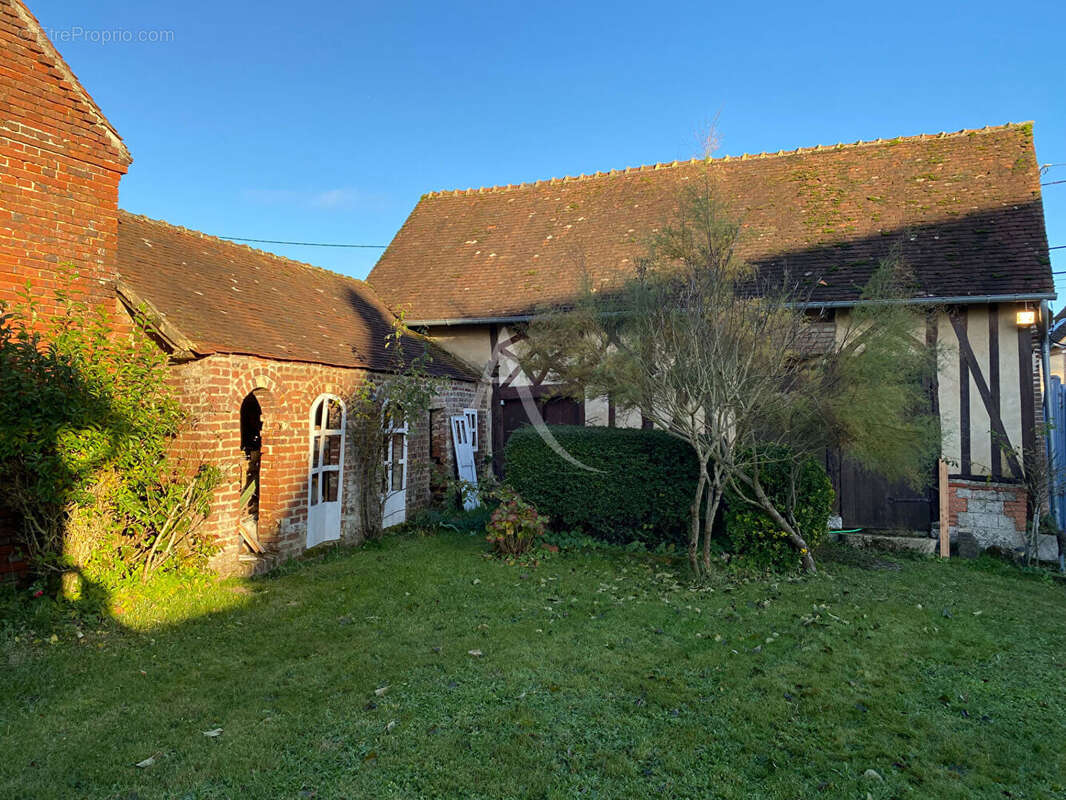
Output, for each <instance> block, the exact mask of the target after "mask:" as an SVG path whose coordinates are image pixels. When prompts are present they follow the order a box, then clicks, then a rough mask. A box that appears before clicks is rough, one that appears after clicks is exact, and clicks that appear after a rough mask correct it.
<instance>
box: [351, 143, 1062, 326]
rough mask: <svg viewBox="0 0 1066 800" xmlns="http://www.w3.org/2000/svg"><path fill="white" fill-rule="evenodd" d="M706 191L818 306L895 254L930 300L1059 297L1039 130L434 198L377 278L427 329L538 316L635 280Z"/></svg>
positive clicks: (688, 165)
mask: <svg viewBox="0 0 1066 800" xmlns="http://www.w3.org/2000/svg"><path fill="white" fill-rule="evenodd" d="M701 181H703V182H706V183H707V184H708V185H710V186H713V187H714V191H715V192H716V193H717V194H718V196H719V197H721V198H722V199H724V200H725V201H726V202H727V203H728V204H729V206H730V208H731V210H732V212H733V213H734V214H735V215H736V217H737V218H738V219H740V220H741V221H742V224H743V233H742V241H741V255H742V256H744V257H745V258H746V259H748V260H749V261H751V262H752V263H755V264H758V265H759V266H760V268H761V269H764V270H770V271H780V272H782V273H783V272H785V271H787V274H788V275H789V276H790V277H791V278H793V279H795V278H799V277H803V278H804V279H809V280H810V281H811V283H812V286H813V287H814V290H813V297H814V299H815V300H816V301H818V302H826V303H841V304H846V303H849V302H854V301H855V300H856V299H857V298H858V297H859V293H860V292H861V290H862V288H863V287H864V286H865V285H866V283H867V281H868V280H869V277H870V275H871V274H872V272H873V270H874V268H875V267H876V265H877V262H878V259H880V258H882V257H883V256H884V255H885V254H886V253H887V252H889V249H890V248H891V247H898V248H900V250H901V252H902V255H903V257H904V259H905V260H906V261H907V263H908V264H909V266H910V267H911V270H912V271H913V272H914V274H915V277H916V279H917V288H916V291H915V296H916V297H917V298H921V297H925V298H932V297H943V298H960V297H966V298H970V297H972V298H975V299H976V298H978V297H981V296H987V295H996V296H1001V297H1005V298H1006V297H1009V296H1015V295H1025V296H1026V297H1034V298H1036V297H1051V296H1053V293H1054V286H1053V282H1052V277H1051V267H1050V260H1049V258H1048V250H1047V235H1046V233H1045V229H1044V214H1043V206H1042V203H1041V197H1040V177H1039V169H1038V165H1037V162H1036V156H1035V151H1034V148H1033V138H1032V125H1031V124H1029V123H1026V124H1008V125H1004V126H1000V127H995V128H985V129H982V130H971V131H959V132H958V133H951V134H938V135H935V136H925V135H923V136H915V137H909V138H899V139H889V140H881V139H879V140H877V141H876V142H856V143H854V144H838V145H835V146H831V147H821V146H819V147H810V148H800V149H797V150H793V151H786V152H783V153H774V154H759V155H754V156H753V155H747V154H745V155H743V156H740V157H739V158H738V157H728V156H727V157H725V158H719V159H695V160H692V161H686V162H682V163H677V162H675V163H673V164H655V165H650V166H643V167H635V168H633V167H630V168H626V169H624V170H612V171H611V172H609V173H597V174H595V175H583V176H578V177H576V178H575V177H567V178H564V179H561V180H560V179H552V180H549V181H537V182H536V183H530V184H522V185H519V186H498V187H491V188H486V189H476V190H466V191H449V192H434V193H430V194H427V195H425V196H424V197H422V199H421V200H420V201H419V203H418V205H417V206H416V207H415V209H414V211H413V212H411V215H410V216H409V217H408V218H407V221H406V222H405V223H404V225H403V227H402V228H401V229H400V231H399V233H397V235H396V237H395V239H393V241H392V243H391V244H390V245H389V247H388V249H387V250H386V251H385V253H384V254H383V255H382V257H381V259H380V261H379V262H378V263H377V265H376V266H375V267H374V269H373V271H372V272H371V273H370V277H369V278H368V281H369V282H370V284H371V285H372V286H374V288H375V289H376V290H377V291H378V292H379V294H380V295H381V296H382V298H383V299H384V300H385V301H386V302H387V303H388V304H389V306H390V307H392V308H396V309H399V308H403V309H404V310H406V311H407V313H408V318H409V319H411V320H416V321H421V322H431V321H443V320H462V319H468V320H469V319H494V318H505V317H509V316H521V315H525V314H529V313H530V312H532V311H533V310H535V308H536V307H537V306H539V305H543V304H547V303H560V302H561V303H565V302H566V300H567V299H568V298H570V297H572V296H573V295H574V293H575V292H576V291H577V289H578V287H579V286H580V285H581V283H582V280H583V278H584V276H585V275H587V277H588V280H590V281H591V283H592V285H593V286H594V287H606V286H609V285H610V284H612V283H613V282H616V281H618V280H620V279H621V278H622V277H625V276H628V275H629V274H631V273H632V270H633V265H634V260H635V259H637V258H638V257H640V256H641V255H642V254H643V253H644V252H645V251H646V243H647V240H648V237H649V234H651V233H652V232H653V231H654V230H655V229H656V228H658V227H659V226H661V225H663V224H666V223H668V222H669V221H670V220H671V218H672V216H673V214H674V212H675V210H676V208H677V205H678V202H679V198H680V197H681V196H682V194H683V192H682V189H683V188H684V187H686V186H695V185H698V184H700V182H701Z"/></svg>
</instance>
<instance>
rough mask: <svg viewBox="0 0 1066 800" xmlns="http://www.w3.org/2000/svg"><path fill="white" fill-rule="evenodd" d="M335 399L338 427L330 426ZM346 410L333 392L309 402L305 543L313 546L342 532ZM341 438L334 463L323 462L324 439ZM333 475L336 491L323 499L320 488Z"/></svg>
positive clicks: (336, 536) (332, 538)
mask: <svg viewBox="0 0 1066 800" xmlns="http://www.w3.org/2000/svg"><path fill="white" fill-rule="evenodd" d="M332 403H336V404H337V405H338V406H339V407H340V412H341V419H340V427H339V428H331V427H329V411H330V405H331V404H332ZM320 409H321V412H322V415H321V418H320V420H319V421H317V422H316V420H315V416H316V412H317V411H319V410H320ZM347 421H348V410H347V408H346V407H345V405H344V401H343V400H341V399H340V398H339V397H337V396H336V395H334V394H320V395H319V396H318V397H317V398H315V402H313V403H312V404H311V411H310V413H309V414H308V429H309V432H310V435H309V436H308V437H307V438H308V441H307V547H308V549H310V548H312V547H314V546H315V545H317V544H321V543H322V542H329V541H334V540H336V539H339V538H340V536H341V503H342V500H343V493H344V444H345V441H344V440H345V428H346V427H347ZM338 437H339V438H340V450H339V452H338V456H337V459H336V461H337V463H336V464H326V463H324V462H325V456H326V454H327V452H328V451H327V449H326V442H327V440H330V439H334V440H335V439H337V438H338ZM329 474H334V475H335V480H336V482H337V495H336V497H335V498H334V499H333V500H328V501H327V500H323V489H324V488H325V484H326V476H327V475H329Z"/></svg>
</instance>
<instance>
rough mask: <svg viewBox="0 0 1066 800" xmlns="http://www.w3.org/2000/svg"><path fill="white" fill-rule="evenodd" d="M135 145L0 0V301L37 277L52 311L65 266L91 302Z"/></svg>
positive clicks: (103, 298)
mask: <svg viewBox="0 0 1066 800" xmlns="http://www.w3.org/2000/svg"><path fill="white" fill-rule="evenodd" d="M130 160H131V159H130V156H129V152H128V151H127V150H126V148H125V145H123V144H122V141H121V140H120V139H119V138H118V136H117V134H116V133H115V132H114V130H113V129H112V128H111V127H110V125H109V124H108V123H107V120H106V119H105V118H104V117H103V115H102V114H101V113H100V110H99V109H98V108H97V107H96V105H95V104H94V103H93V102H92V100H91V99H90V98H89V96H88V94H86V92H85V90H84V89H83V88H82V87H81V85H80V84H79V83H78V81H77V78H75V77H74V75H73V74H72V73H71V72H70V69H69V68H68V67H67V65H66V64H65V63H64V62H63V60H62V58H60V57H59V55H58V53H56V51H55V50H54V49H53V47H52V45H51V43H50V42H49V41H48V40H47V38H46V37H45V36H44V34H43V33H42V32H41V29H40V26H39V25H38V23H37V21H36V19H34V17H33V16H32V15H31V14H30V12H29V11H28V10H27V9H26V7H25V6H24V5H22V4H21V3H19V2H14V0H0V302H6V303H12V302H16V301H17V297H18V291H19V290H20V289H22V288H23V287H24V286H25V284H26V281H27V280H29V281H31V282H32V285H33V288H34V297H35V299H37V300H39V301H40V311H41V313H43V314H48V313H49V312H51V311H53V310H54V309H55V300H54V297H53V294H52V290H53V289H55V288H56V269H57V267H58V266H59V265H60V264H64V263H69V264H73V265H74V266H76V267H77V268H78V269H79V271H80V274H81V275H82V276H83V277H82V282H81V286H82V287H84V288H85V289H86V290H87V292H88V296H89V298H90V299H91V300H94V301H100V302H107V303H109V304H111V306H112V307H114V303H115V300H114V295H113V293H112V292H111V291H110V289H109V288H108V286H107V281H108V280H110V279H111V277H112V274H111V273H112V272H113V269H114V263H115V251H116V241H117V235H118V183H119V179H120V178H121V177H122V175H123V174H124V173H125V172H126V169H127V167H128V166H129V163H130ZM13 531H14V521H13V517H12V515H11V514H10V512H6V511H4V510H3V509H0V580H4V579H8V578H11V577H12V576H17V575H19V574H23V573H24V572H25V564H24V563H22V562H21V561H20V560H18V557H17V555H16V548H15V535H14V532H13Z"/></svg>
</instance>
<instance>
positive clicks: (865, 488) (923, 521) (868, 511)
mask: <svg viewBox="0 0 1066 800" xmlns="http://www.w3.org/2000/svg"><path fill="white" fill-rule="evenodd" d="M826 467H827V471H828V472H829V477H830V478H831V479H832V481H833V489H834V491H835V492H836V495H837V513H838V514H840V516H841V517H842V518H843V521H844V527H845V528H867V529H872V530H883V531H914V532H916V533H920V534H923V535H925V534H928V533H929V530H930V528H931V526H932V524H933V516H934V513H933V509H934V507H935V505H936V503H935V500H936V493H935V490H934V489H933V488H932V486H930V487H928V488H924V489H919V490H915V489H913V488H911V487H910V486H908V485H907V484H906V483H905V482H893V481H889V480H887V479H886V478H885V477H884V476H882V475H878V474H877V473H874V472H870V471H869V470H867V469H865V468H863V467H862V466H861V465H859V464H857V463H856V462H854V461H852V460H851V459H848V458H844V459H841V458H840V457H839V456H838V455H837V454H835V453H831V454H830V455H829V457H828V458H827V459H826Z"/></svg>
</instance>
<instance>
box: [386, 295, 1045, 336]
mask: <svg viewBox="0 0 1066 800" xmlns="http://www.w3.org/2000/svg"><path fill="white" fill-rule="evenodd" d="M1057 297H1058V295H1057V294H1056V293H1055V292H1021V293H1014V294H988V295H945V296H934V297H913V298H909V299H907V300H892V301H887V302H898V303H905V304H907V305H927V306H936V305H953V306H955V305H983V304H986V303H1023V302H1038V301H1040V300H1055V299H1057ZM861 304H862V300H811V301H809V302H806V303H802V304H801V306H802V307H803V308H852V307H854V306H857V305H861ZM535 317H536V315H535V314H509V315H499V316H492V317H441V318H438V319H430V318H427V319H413V320H408V322H407V324H408V326H409V327H412V328H447V327H453V326H457V325H506V324H510V323H521V322H530V321H532V320H533V319H534V318H535Z"/></svg>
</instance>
